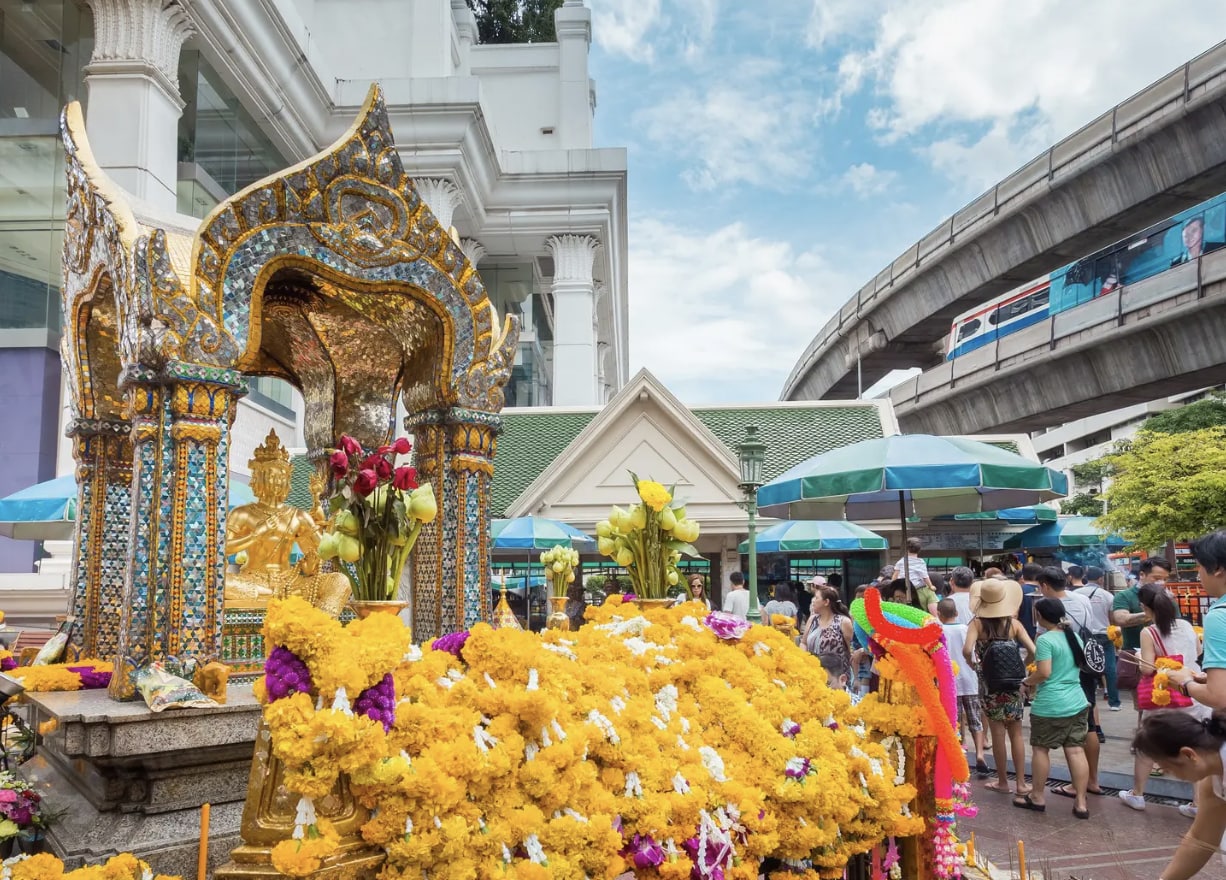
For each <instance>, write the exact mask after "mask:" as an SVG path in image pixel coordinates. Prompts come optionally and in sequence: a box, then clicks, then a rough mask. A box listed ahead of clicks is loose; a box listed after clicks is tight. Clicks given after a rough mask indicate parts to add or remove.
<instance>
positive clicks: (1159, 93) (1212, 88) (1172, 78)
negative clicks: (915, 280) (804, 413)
mask: <svg viewBox="0 0 1226 880" xmlns="http://www.w3.org/2000/svg"><path fill="white" fill-rule="evenodd" d="M1223 90H1226V42H1222V43H1219V44H1218V45H1216V46H1214V47H1213V48H1212V49H1209V50H1208V51H1206V52H1204V53H1203V54H1201V55H1198V56H1197V57H1195V58H1193V59H1192V60H1191V61H1189V62H1187V63H1186V64H1184V65H1183V67H1181V68H1179V69H1177V70H1174V71H1172V72H1171V73H1170V74H1168V75H1167V76H1165V77H1163V78H1162V79H1160V80H1158V81H1157V82H1155V83H1153V84H1152V85H1150V86H1149V87H1148V88H1145V89H1143V90H1142V91H1140V92H1138V93H1137V94H1136V95H1133V96H1132V97H1131V98H1128V99H1127V100H1125V101H1123V102H1122V103H1120V104H1118V105H1116V106H1115V107H1113V108H1112V109H1111V110H1108V111H1107V112H1106V113H1104V114H1103V115H1102V116H1099V117H1098V118H1097V119H1095V120H1094V121H1093V122H1090V123H1089V124H1087V125H1085V126H1083V127H1082V128H1081V129H1079V130H1078V131H1076V132H1074V133H1073V134H1071V135H1069V136H1068V137H1066V138H1065V139H1064V140H1062V141H1060V142H1059V143H1057V144H1055V145H1053V146H1052V147H1051V148H1050V149H1048V150H1047V151H1046V152H1045V153H1042V154H1040V155H1039V156H1036V157H1035V158H1034V159H1032V160H1031V161H1030V162H1028V163H1026V164H1025V165H1023V166H1022V167H1021V168H1019V169H1018V170H1017V171H1015V172H1013V174H1011V175H1009V176H1008V177H1006V178H1005V179H1004V180H1002V181H1000V183H998V184H996V186H994V187H992V189H990V190H988V191H987V192H985V193H984V194H983V195H981V196H979V197H978V198H976V199H974V200H973V201H972V202H971V203H970V204H968V205H966V206H965V207H964V208H962V209H961V210H960V211H957V212H956V213H954V214H953V215H952V216H951V217H949V219H948V220H945V221H944V222H942V223H941V225H940V226H938V227H937V228H936V229H934V230H932V232H930V233H928V234H927V235H925V236H924V237H923V238H921V239H920V240H919V241H918V242H916V243H915V244H914V245H912V246H911V247H910V248H908V249H907V250H906V251H905V252H903V253H902V254H901V255H900V256H899V257H898V258H897V259H896V260H894V262H892V263H891V264H890V265H889V266H887V267H886V268H885V269H883V270H882V271H881V272H879V273H878V274H877V276H876V277H875V278H873V280H872V281H870V282H869V283H868V284H866V285H864V286H863V287H861V288H860V289H859V290H858V291H857V292H856V295H855V296H854V297H852V298H851V299H850V300H848V301H847V303H846V304H845V305H844V306H843V307H842V308H841V309H839V311H838V313H837V314H835V315H834V316H833V317H832V318H831V319H830V320H829V321H827V322H826V325H825V326H824V327H823V328H822V329H821V331H820V332H819V333H818V335H817V336H816V337H815V338H814V340H813V342H811V343H810V344H809V346H808V348H806V349H805V351H804V354H803V355H801V359H800V361H798V362H797V365H796V366H795V367H794V368H793V369H792V372H791V373H790V374H789V376H788V379H787V383H786V385H785V390H790V389H792V388H793V387H794V386H795V385H796V384H797V382H798V381H799V379H800V377H801V376H803V375H804V374H805V372H807V371H808V368H809V366H810V365H811V364H812V363H813V362H814V361H815V360H816V359H817V357H818V355H819V353H821V352H823V351H825V350H826V349H827V348H828V347H829V345H830V344H831V343H832V342H833V341H834V340H835V339H836V338H838V337H841V336H844V335H846V333H845V331H844V327H845V326H846V325H849V324H852V323H855V322H857V321H859V319H860V317H861V316H862V315H863V314H864V313H866V312H868V311H870V310H871V309H872V308H873V307H874V306H875V305H876V302H877V300H878V298H879V297H881V296H882V295H883V294H887V293H888V291H889V290H890V289H891V288H893V286H894V285H895V284H896V283H898V282H901V281H905V280H907V279H909V278H910V277H911V276H913V275H914V274H915V273H916V272H918V270H919V269H920V268H921V266H923V265H924V264H925V263H929V262H932V261H933V260H935V259H939V258H940V257H941V256H943V255H944V252H946V251H948V250H949V249H950V248H952V247H953V245H954V244H955V242H956V241H957V240H958V239H959V238H960V237H965V236H966V235H968V234H970V233H974V232H976V231H978V229H979V228H980V227H982V226H985V225H986V224H987V223H988V222H989V221H990V220H992V219H994V218H996V217H997V216H999V215H1000V214H1002V213H1013V212H1015V211H1018V210H1020V209H1021V208H1023V207H1025V206H1026V205H1028V204H1030V203H1031V202H1033V201H1036V200H1038V199H1039V198H1041V197H1042V196H1043V194H1045V193H1046V192H1047V190H1048V188H1049V184H1051V183H1054V182H1055V181H1057V180H1059V179H1061V178H1064V177H1068V176H1069V175H1072V174H1075V173H1077V172H1079V171H1080V170H1081V169H1083V168H1085V167H1086V166H1087V165H1089V164H1091V163H1093V162H1095V161H1097V160H1098V159H1099V158H1100V157H1102V156H1104V155H1106V154H1108V153H1110V152H1111V151H1112V150H1113V149H1114V148H1115V146H1116V145H1117V144H1118V143H1119V142H1120V141H1121V140H1126V139H1128V138H1131V137H1133V136H1134V135H1137V134H1139V133H1140V132H1142V131H1144V130H1146V129H1148V128H1150V127H1151V126H1154V125H1158V124H1161V123H1163V122H1165V121H1166V120H1167V118H1168V117H1170V116H1172V115H1175V114H1177V113H1182V112H1184V111H1185V110H1186V109H1187V108H1188V107H1189V106H1191V105H1193V104H1196V103H1199V102H1200V101H1202V100H1204V99H1206V98H1208V97H1210V96H1213V97H1216V96H1217V94H1218V93H1219V92H1221V91H1223Z"/></svg>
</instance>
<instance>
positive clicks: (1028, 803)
mask: <svg viewBox="0 0 1226 880" xmlns="http://www.w3.org/2000/svg"><path fill="white" fill-rule="evenodd" d="M1013 806H1015V807H1017V808H1018V809H1019V810H1033V811H1034V812H1036V813H1045V812H1047V804H1036V803H1035V802H1034V801H1032V800H1031V799H1030V795H1028V794H1024V795H1022V796H1021V797H1015V798H1014V799H1013ZM1087 815H1089V814H1088V813H1087Z"/></svg>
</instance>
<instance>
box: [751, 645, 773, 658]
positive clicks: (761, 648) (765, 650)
mask: <svg viewBox="0 0 1226 880" xmlns="http://www.w3.org/2000/svg"><path fill="white" fill-rule="evenodd" d="M753 652H754V654H756V655H757V656H759V657H761V656H762V655H763V654H769V653H770V652H771V646H770V645H768V644H766V642H754V643H753Z"/></svg>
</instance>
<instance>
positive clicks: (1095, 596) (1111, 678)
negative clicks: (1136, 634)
mask: <svg viewBox="0 0 1226 880" xmlns="http://www.w3.org/2000/svg"><path fill="white" fill-rule="evenodd" d="M1079 567H1080V566H1075V565H1074V566H1070V567H1069V573H1070V574H1071V573H1072V571H1073V569H1074V568H1079ZM1102 580H1103V570H1102V569H1101V568H1099V567H1098V566H1095V565H1091V566H1089V567H1088V568H1086V570H1085V581H1086V584H1085V586H1084V587H1078V588H1077V589H1076V590H1074V591H1073V593H1074V595H1077V596H1084V597H1085V599H1086V601H1087V602H1089V603H1090V625H1089V626H1087V627H1086V629H1088V630H1089V631H1090V632H1091V633H1092V634H1093V635H1094V641H1096V642H1098V643H1099V644H1100V645H1102V646H1103V653H1104V654H1106V659H1107V668H1106V671H1105V673H1104V675H1105V676H1106V679H1107V705H1108V706H1109V707H1110V708H1111V711H1112V712H1118V711H1120V689H1119V685H1118V683H1117V682H1118V679H1117V677H1116V665H1115V664H1116V659H1115V644H1114V643H1113V642H1112V641H1111V639H1109V638H1107V627H1108V626H1110V625H1111V607H1112V604H1113V603H1114V602H1115V596H1114V595H1113V594H1112V592H1111V591H1110V590H1107V589H1104V588H1103V586H1102ZM1094 694H1095V696H1097V695H1098V688H1097V687H1096V688H1095V689H1094Z"/></svg>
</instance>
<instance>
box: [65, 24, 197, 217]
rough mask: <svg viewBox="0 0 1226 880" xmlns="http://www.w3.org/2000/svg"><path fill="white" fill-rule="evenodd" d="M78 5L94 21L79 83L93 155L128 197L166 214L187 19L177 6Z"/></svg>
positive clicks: (174, 199) (171, 197) (172, 202)
mask: <svg viewBox="0 0 1226 880" xmlns="http://www.w3.org/2000/svg"><path fill="white" fill-rule="evenodd" d="M86 2H88V3H89V6H90V8H91V9H92V10H93V14H94V53H93V56H92V58H91V59H90V63H89V66H88V67H87V68H86V77H85V85H86V88H87V89H88V90H89V102H88V118H87V120H86V128H87V130H88V132H89V140H90V145H91V147H92V148H93V152H94V156H95V158H96V159H97V160H98V164H99V165H101V166H102V168H103V169H104V170H105V171H106V172H107V173H108V174H110V176H111V177H112V179H114V180H115V182H116V183H118V184H119V185H120V186H122V187H123V188H124V189H126V190H127V191H128V192H130V193H132V194H133V195H135V196H137V197H139V198H142V199H144V200H145V201H147V202H148V203H149V204H151V205H153V206H155V207H157V208H161V209H163V210H169V211H174V210H175V208H176V205H177V203H178V195H177V188H178V177H179V174H178V170H179V166H178V149H179V116H180V115H182V113H183V99H182V98H181V97H180V96H179V77H178V69H179V51H180V50H181V49H182V48H183V42H184V41H185V40H186V39H187V38H188V37H189V36H191V35H192V33H193V31H194V27H193V25H192V21H191V18H190V17H189V16H188V14H187V12H186V10H184V8H183V7H182V6H181V5H180V3H179V0H86ZM119 120H122V124H117V121H119Z"/></svg>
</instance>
